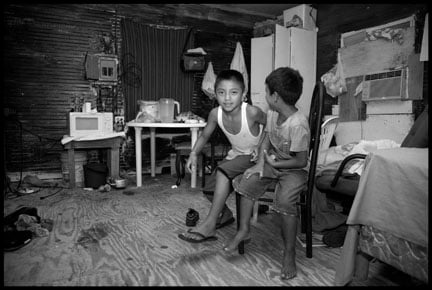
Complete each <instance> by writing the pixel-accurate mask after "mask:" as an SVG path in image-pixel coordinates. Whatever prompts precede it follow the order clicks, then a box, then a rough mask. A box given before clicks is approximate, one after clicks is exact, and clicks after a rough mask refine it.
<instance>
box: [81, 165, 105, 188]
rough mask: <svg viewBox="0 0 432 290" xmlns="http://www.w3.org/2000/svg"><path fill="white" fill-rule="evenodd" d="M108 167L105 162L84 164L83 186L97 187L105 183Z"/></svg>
mask: <svg viewBox="0 0 432 290" xmlns="http://www.w3.org/2000/svg"><path fill="white" fill-rule="evenodd" d="M107 176H108V167H107V165H106V164H105V163H90V164H87V165H84V184H85V187H92V188H95V189H96V188H99V186H101V185H105V184H106V183H107V181H106V179H107Z"/></svg>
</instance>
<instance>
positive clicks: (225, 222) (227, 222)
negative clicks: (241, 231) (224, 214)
mask: <svg viewBox="0 0 432 290" xmlns="http://www.w3.org/2000/svg"><path fill="white" fill-rule="evenodd" d="M233 222H235V219H234V217H231V218H230V219H228V220H226V221H224V222H223V223H217V224H216V229H220V228H223V227H225V226H228V225H230V224H232V223H233Z"/></svg>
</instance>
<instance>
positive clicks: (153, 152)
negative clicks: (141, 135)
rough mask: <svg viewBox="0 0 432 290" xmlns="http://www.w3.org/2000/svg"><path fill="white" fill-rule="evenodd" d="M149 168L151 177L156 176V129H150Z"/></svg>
mask: <svg viewBox="0 0 432 290" xmlns="http://www.w3.org/2000/svg"><path fill="white" fill-rule="evenodd" d="M150 166H151V176H152V177H155V176H156V128H154V127H151V128H150Z"/></svg>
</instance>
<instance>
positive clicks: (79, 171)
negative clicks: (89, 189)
mask: <svg viewBox="0 0 432 290" xmlns="http://www.w3.org/2000/svg"><path fill="white" fill-rule="evenodd" d="M74 156H75V186H76V187H84V167H83V166H84V164H87V152H85V151H76V150H75V153H74ZM61 163H62V174H63V179H64V180H65V181H67V182H69V158H68V152H67V151H66V152H62V154H61Z"/></svg>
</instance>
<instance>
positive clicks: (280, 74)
mask: <svg viewBox="0 0 432 290" xmlns="http://www.w3.org/2000/svg"><path fill="white" fill-rule="evenodd" d="M265 83H266V85H267V87H268V89H269V91H270V94H273V93H274V92H277V93H278V94H279V96H280V97H281V98H282V100H283V101H284V102H285V103H286V104H288V105H291V106H294V105H295V103H296V102H297V101H298V99H299V98H300V96H301V94H302V92H303V78H302V76H301V75H300V73H299V72H298V71H297V70H295V69H292V68H290V67H280V68H278V69H275V70H274V71H272V72H271V73H270V74H269V75H268V76H267V78H266V79H265Z"/></svg>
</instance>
